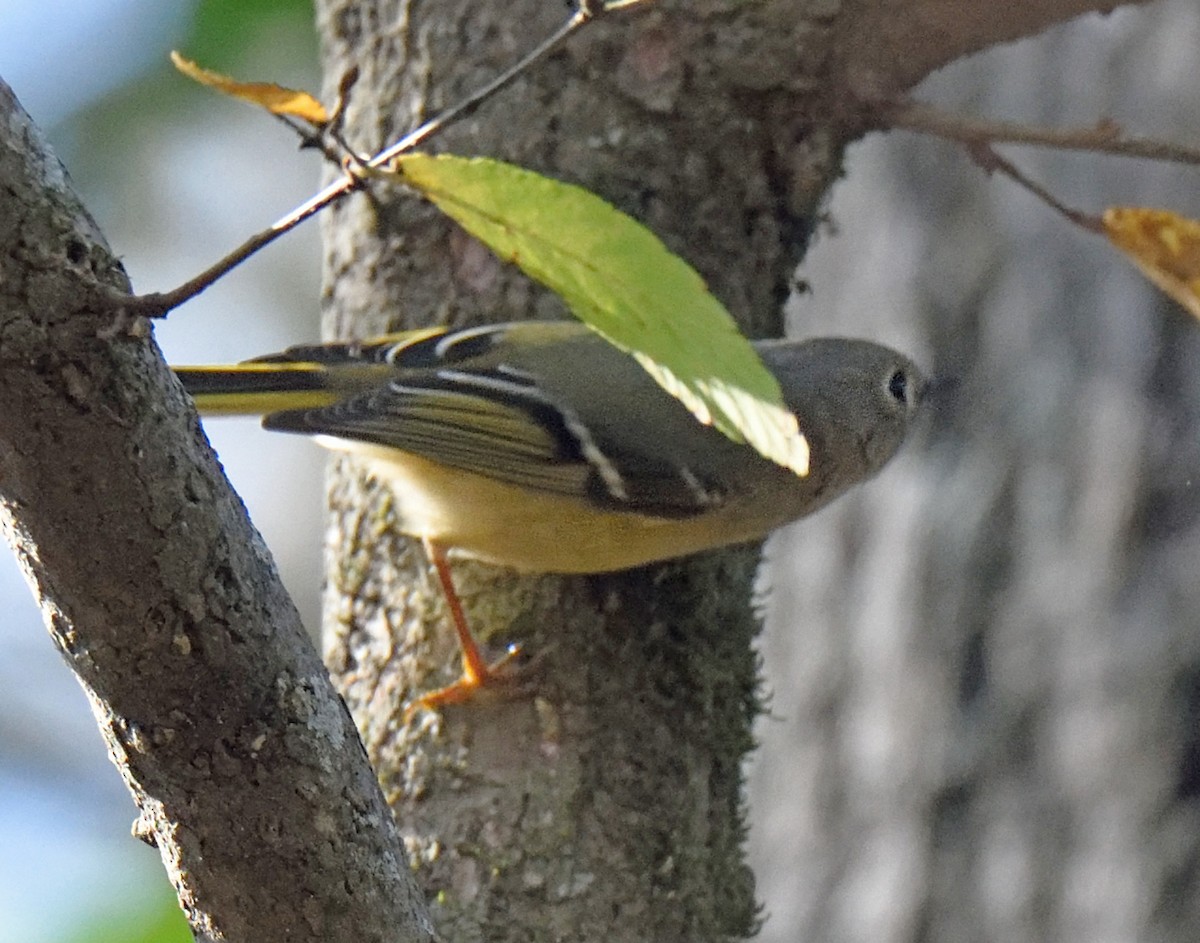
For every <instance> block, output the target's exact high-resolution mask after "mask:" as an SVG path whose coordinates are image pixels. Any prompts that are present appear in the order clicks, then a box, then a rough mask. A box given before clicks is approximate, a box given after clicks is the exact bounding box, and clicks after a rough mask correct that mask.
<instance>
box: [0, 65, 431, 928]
mask: <svg viewBox="0 0 1200 943" xmlns="http://www.w3.org/2000/svg"><path fill="white" fill-rule="evenodd" d="M0 220H3V221H4V224H3V225H2V226H0V243H2V245H0V525H2V526H3V529H4V532H5V536H6V537H7V538H8V540H9V541H10V542H11V543H12V545H13V546H14V548H15V550H16V551H17V554H18V558H19V559H20V562H21V565H22V568H23V569H24V570H25V573H26V576H27V578H28V580H29V583H30V585H31V587H32V588H33V590H34V593H35V595H36V596H37V598H38V602H39V604H40V606H41V608H42V611H43V613H44V615H45V619H46V625H47V628H48V629H49V631H50V634H51V636H52V638H53V640H54V642H55V644H56V645H57V646H58V648H59V650H60V651H61V652H62V653H63V656H64V657H65V658H66V660H67V662H68V664H69V665H70V667H71V669H72V670H73V671H74V672H75V673H76V675H77V676H78V678H79V680H80V682H81V684H82V685H83V687H84V690H85V691H86V692H87V695H88V698H89V700H90V701H91V703H92V707H93V710H94V712H95V715H96V719H97V722H98V724H99V725H100V729H101V732H102V734H103V735H104V738H105V742H106V743H107V744H108V748H109V753H110V755H111V756H112V759H113V762H114V763H116V764H117V766H118V767H119V768H120V770H121V774H122V776H123V777H124V779H125V783H126V785H127V786H128V787H129V791H130V793H131V795H132V796H133V799H134V802H135V803H136V804H137V806H138V809H139V811H140V816H139V820H138V823H137V826H136V831H137V834H138V835H139V837H141V838H143V839H144V840H146V841H148V842H150V843H152V844H155V845H157V847H158V849H159V851H160V853H161V854H162V857H163V863H164V865H165V866H166V867H167V871H168V873H169V875H170V877H171V880H172V881H173V883H174V884H175V888H176V891H177V893H178V894H179V899H180V903H181V904H182V905H183V907H184V910H185V912H186V913H187V916H188V919H189V922H190V923H191V926H192V929H193V932H194V933H195V934H196V937H197V939H199V940H202V941H206V940H226V939H231V940H233V939H236V940H262V941H271V940H284V939H286V940H289V941H302V940H322V941H332V940H355V941H359V940H384V939H388V940H392V939H396V938H397V937H396V935H397V933H399V934H401V935H402V936H403V937H404V938H405V939H408V940H412V941H414V943H420V941H426V940H428V939H429V938H430V933H429V929H430V928H429V918H428V916H427V915H426V914H425V910H424V907H423V902H422V901H421V899H420V897H419V895H418V894H417V892H416V889H415V887H414V885H413V883H412V879H411V876H410V874H409V871H408V869H407V867H406V861H405V858H404V850H403V847H402V846H401V845H400V842H399V836H398V833H397V831H396V828H395V825H394V822H393V821H392V817H391V814H390V811H389V809H388V807H387V805H386V804H385V803H384V802H383V797H382V796H381V794H380V792H379V788H378V786H377V784H376V782H375V780H374V777H373V776H372V773H371V769H370V767H369V766H368V764H367V762H366V757H365V755H364V753H363V750H362V748H361V745H360V744H359V743H358V741H357V739H356V738H355V735H354V725H353V723H352V722H351V720H350V717H349V715H348V714H347V712H346V709H345V706H344V705H343V704H342V703H341V702H340V701H339V699H338V697H337V695H336V693H335V692H334V691H333V689H332V687H331V685H330V683H329V678H328V675H327V674H326V672H325V670H324V668H323V667H322V665H321V663H320V660H319V659H318V658H317V655H316V652H315V651H313V648H312V645H311V644H310V642H309V640H308V637H307V636H306V634H305V632H304V628H303V626H302V625H301V624H300V619H299V616H298V615H297V614H296V610H295V607H294V606H293V605H292V604H291V601H290V600H289V599H288V598H287V595H286V593H285V592H284V590H283V587H282V585H281V584H280V582H279V578H278V575H277V573H276V572H275V568H274V565H273V563H272V562H271V559H270V556H269V555H268V554H267V552H266V548H265V547H264V546H263V544H262V540H261V539H260V538H259V536H258V534H257V533H256V532H255V531H254V529H253V528H252V527H251V526H250V523H249V521H248V520H247V519H246V514H245V509H244V508H243V507H242V504H241V502H240V501H239V500H238V498H237V496H236V495H235V494H234V493H233V491H232V490H231V489H230V487H229V484H228V482H226V481H225V480H224V478H223V477H222V475H221V473H220V468H219V466H218V465H217V462H216V458H215V456H214V455H213V454H212V450H211V449H210V448H209V447H208V444H207V442H205V441H204V438H203V436H201V435H200V434H199V429H198V426H197V423H196V417H195V413H194V411H192V410H190V409H189V408H188V407H187V405H186V403H185V401H184V397H183V395H182V391H181V390H180V388H179V384H178V383H177V382H176V381H175V380H174V378H173V376H172V374H171V373H170V371H169V370H168V368H167V366H166V364H165V363H163V360H162V357H161V355H160V354H159V353H158V349H157V347H155V345H154V343H153V341H152V340H151V339H150V332H149V330H148V327H147V325H146V323H145V322H144V321H142V320H141V319H138V318H133V317H130V316H128V315H127V314H126V313H125V312H124V311H118V310H116V308H114V307H113V306H112V304H110V303H105V301H104V298H103V293H104V292H105V290H108V291H115V290H116V289H125V288H127V286H128V282H127V281H126V279H125V276H124V272H122V271H121V268H120V265H119V263H118V262H117V261H116V260H115V258H114V257H113V256H112V254H111V253H110V252H109V250H108V247H107V246H106V245H105V243H104V238H103V236H102V235H101V234H100V233H99V231H98V230H97V229H96V226H95V223H94V222H93V221H92V220H91V218H90V217H89V216H88V215H87V213H86V211H85V210H84V209H83V208H82V206H80V205H79V202H78V199H77V198H76V197H75V195H74V193H72V191H71V189H70V184H69V181H68V180H67V178H66V174H65V173H64V172H63V169H62V166H61V165H60V164H59V163H58V161H57V159H56V158H55V157H54V156H53V155H52V154H51V153H50V151H49V148H48V147H47V145H46V143H45V141H44V140H43V139H42V137H41V135H40V134H39V132H38V131H37V129H36V128H34V127H33V126H32V124H31V123H30V121H29V117H28V115H26V114H25V113H24V112H23V111H22V110H21V108H20V106H19V105H18V104H17V102H16V99H15V98H14V97H13V95H12V92H11V91H10V90H9V89H8V87H7V86H6V85H4V84H3V83H0Z"/></svg>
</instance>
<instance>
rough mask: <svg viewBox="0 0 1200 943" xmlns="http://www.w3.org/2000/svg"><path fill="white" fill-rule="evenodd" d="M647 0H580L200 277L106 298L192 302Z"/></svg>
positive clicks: (133, 302) (143, 308) (165, 304)
mask: <svg viewBox="0 0 1200 943" xmlns="http://www.w3.org/2000/svg"><path fill="white" fill-rule="evenodd" d="M648 2H650V0H615V2H610V3H603V2H601V0H580V2H579V7H578V9H576V11H575V12H574V13H573V14H572V15H571V17H570V18H569V19H567V20H566V21H565V22H564V23H563V24H562V25H561V26H560V27H559V28H558V29H557V30H555V31H554V32H553V33H552V34H551V35H550V36H548V37H547V38H546V39H544V40H543V41H542V42H541V43H539V44H538V45H537V47H535V48H534V50H533V51H532V52H530V53H529V54H527V55H526V56H524V57H523V58H522V59H521V60H520V61H519V62H517V63H516V64H515V65H513V66H512V67H511V68H509V69H507V70H505V71H504V72H503V73H501V74H500V75H499V76H497V77H496V78H495V79H493V80H492V81H491V82H489V83H488V84H487V85H485V86H483V88H481V89H479V90H478V91H476V92H473V93H472V94H471V95H468V96H467V97H466V98H465V99H463V100H462V101H461V102H459V103H457V104H455V105H453V106H452V107H450V108H448V109H447V110H446V111H444V112H442V113H441V114H440V115H435V116H434V117H433V118H430V119H429V120H428V121H426V122H425V123H424V124H423V125H421V126H420V127H419V128H416V129H414V130H413V131H410V132H409V133H408V134H406V135H405V136H404V137H402V138H400V140H398V141H396V143H394V144H392V145H390V146H389V147H386V148H384V149H383V150H382V151H380V152H379V153H378V154H376V155H375V156H374V157H372V158H371V159H370V160H368V161H366V162H365V163H364V164H363V165H361V166H360V167H354V166H347V167H346V170H347V172H346V174H345V175H344V176H343V177H341V178H340V179H338V180H336V181H335V182H333V183H331V184H329V185H328V186H326V187H325V188H324V189H323V190H321V191H320V192H319V193H317V194H315V195H314V196H312V197H310V198H309V199H308V200H306V201H305V202H304V203H302V204H301V205H300V206H298V207H296V208H295V209H294V210H292V211H291V212H290V213H288V214H287V215H286V216H284V217H282V218H281V219H279V220H276V222H274V223H273V224H272V225H271V226H270V227H269V228H267V229H264V230H263V231H262V232H259V233H256V234H255V235H253V236H251V237H250V238H249V239H247V240H246V241H245V242H243V243H242V244H241V245H240V246H238V247H237V248H236V249H234V250H233V251H232V252H230V253H229V254H228V255H226V256H224V257H223V258H221V259H220V260H218V261H217V262H216V263H215V264H213V265H211V266H209V267H208V268H207V269H205V270H204V271H203V272H201V273H200V274H199V275H196V276H195V277H194V278H191V279H188V281H186V282H184V283H183V284H182V285H180V286H179V287H177V288H175V289H172V290H171V291H168V292H151V293H149V294H145V295H118V294H115V293H113V294H109V295H108V296H107V298H108V301H109V302H110V303H111V304H112V305H113V306H114V307H119V308H124V309H125V310H126V311H128V312H130V313H135V314H141V315H145V316H146V317H163V316H164V315H166V314H168V313H169V312H171V311H172V310H174V309H175V308H177V307H179V306H180V305H181V304H183V303H184V302H185V301H189V300H191V299H192V298H194V297H195V296H196V295H198V294H200V292H202V291H204V290H205V289H206V288H208V286H209V285H211V284H213V283H214V282H215V281H217V279H219V278H221V277H222V276H224V275H226V274H227V273H228V272H230V271H231V270H232V269H234V268H236V267H237V266H238V265H240V264H241V263H242V262H244V261H246V259H248V258H250V256H252V255H254V254H255V253H256V252H258V251H259V250H260V249H262V248H264V247H265V246H267V245H270V244H271V243H272V242H274V241H275V240H276V239H278V238H279V237H280V236H282V235H283V234H284V233H286V232H289V231H291V230H292V229H295V228H296V227H297V226H299V225H300V224H301V223H302V222H304V221H305V220H306V219H308V218H309V217H310V216H313V215H314V214H316V213H318V212H320V211H321V210H322V209H324V208H325V207H326V206H328V205H330V204H331V203H335V202H337V201H338V200H341V199H343V198H344V197H346V196H347V195H348V194H349V193H352V192H354V191H355V190H359V189H362V188H363V187H364V186H365V185H366V184H365V179H366V177H367V176H369V175H365V174H363V173H362V171H363V170H364V169H365V170H378V169H381V168H383V167H384V166H385V165H387V164H388V163H390V162H391V161H393V160H394V159H395V158H396V157H398V156H399V155H400V154H403V153H404V152H405V151H409V150H411V149H412V148H414V147H416V146H417V145H418V144H422V143H424V142H425V141H428V140H429V139H430V138H432V137H433V136H434V135H436V134H439V133H441V132H442V131H444V130H445V129H446V128H447V127H449V126H450V125H451V124H453V123H454V122H455V121H459V120H461V119H462V118H465V117H467V116H469V115H471V114H472V113H473V112H474V111H475V110H476V109H478V108H479V106H480V105H482V104H483V103H484V102H485V101H487V99H489V98H491V97H492V96H493V95H495V94H496V93H497V92H499V91H501V90H502V89H504V88H505V87H506V86H508V85H509V84H511V83H512V81H513V80H514V79H516V78H517V77H518V76H520V75H521V74H522V73H523V72H525V71H526V70H528V69H529V68H530V67H532V66H533V65H535V64H536V63H537V62H538V61H539V60H541V59H543V58H545V57H546V56H547V55H549V54H550V53H551V52H553V51H554V50H555V49H557V48H558V47H559V46H561V45H562V44H563V43H564V42H565V41H566V40H567V39H569V38H570V37H571V36H572V35H574V34H575V33H576V32H578V31H579V30H580V29H582V28H583V27H584V26H587V25H588V24H589V23H592V22H594V21H595V20H596V19H598V18H599V17H600V16H601V15H603V14H606V13H610V12H613V11H616V10H624V9H628V8H630V7H634V6H639V5H642V4H644V3H648Z"/></svg>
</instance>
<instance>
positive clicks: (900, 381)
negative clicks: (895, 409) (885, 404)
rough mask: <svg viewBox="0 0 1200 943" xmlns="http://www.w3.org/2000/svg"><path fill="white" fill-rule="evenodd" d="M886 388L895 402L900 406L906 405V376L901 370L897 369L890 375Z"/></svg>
mask: <svg viewBox="0 0 1200 943" xmlns="http://www.w3.org/2000/svg"><path fill="white" fill-rule="evenodd" d="M887 388H888V392H889V393H890V394H891V395H892V398H893V399H894V400H895V401H896V402H897V403H899V404H900V405H901V406H907V405H908V376H907V375H906V374H905V372H904V371H903V370H897V371H896V372H895V373H893V374H892V375H891V378H890V379H889V380H888V384H887Z"/></svg>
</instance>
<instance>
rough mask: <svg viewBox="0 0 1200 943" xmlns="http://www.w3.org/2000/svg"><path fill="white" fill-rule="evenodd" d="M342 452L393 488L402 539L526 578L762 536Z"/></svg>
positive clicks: (612, 566) (393, 456)
mask: <svg viewBox="0 0 1200 943" xmlns="http://www.w3.org/2000/svg"><path fill="white" fill-rule="evenodd" d="M330 444H333V443H330ZM337 444H338V445H339V446H341V445H342V443H340V442H339V443H337ZM342 450H344V451H349V452H351V454H354V455H355V456H357V457H359V458H360V459H363V460H365V462H366V464H367V467H368V468H369V469H370V470H371V472H372V473H373V474H374V475H375V476H376V477H377V478H379V479H380V480H382V481H384V482H386V483H387V484H388V485H389V486H390V487H391V489H392V491H393V494H394V499H395V502H396V508H397V518H398V524H399V527H400V529H401V530H402V531H404V532H405V533H407V534H411V535H412V536H414V537H423V538H428V539H431V540H436V541H437V542H439V543H440V544H442V545H443V546H444V547H446V548H448V549H450V550H452V551H454V552H456V553H457V554H459V555H463V556H469V557H472V558H475V559H478V560H483V561H485V562H488V563H495V564H498V565H501V566H509V567H513V568H515V569H518V570H525V571H527V572H538V573H603V572H607V571H610V570H623V569H628V568H629V567H634V566H639V565H641V564H643V563H650V562H652V561H655V560H665V559H670V558H672V557H681V556H686V555H688V554H691V553H697V552H699V551H701V550H708V549H712V548H713V547H716V546H723V545H727V544H731V543H738V542H744V541H748V540H753V539H755V538H757V537H761V536H763V534H762V533H747V534H744V535H743V534H737V533H731V531H730V528H729V522H724V523H722V522H714V521H712V520H710V519H708V517H707V516H704V517H703V519H702V518H701V516H696V517H689V518H682V519H679V518H667V517H654V516H649V515H644V514H634V513H629V512H623V511H613V510H607V509H604V508H597V507H595V506H594V505H592V504H590V503H589V502H588V501H586V500H583V499H580V498H575V497H570V496H566V495H557V494H553V493H549V492H538V491H531V490H528V489H525V488H520V487H517V486H515V485H511V484H508V483H506V482H502V481H497V480H495V479H492V478H487V477H485V476H483V475H477V474H474V473H471V472H464V471H460V470H457V469H454V468H450V467H447V466H444V465H440V464H437V463H435V462H431V461H428V460H427V459H423V458H420V457H417V456H414V455H410V454H407V453H396V452H392V451H387V450H383V449H377V448H372V447H369V446H362V445H355V446H354V447H353V448H350V449H346V448H345V446H342ZM710 513H711V512H710ZM714 523H715V524H716V526H715V527H714V526H713V525H714ZM714 534H716V535H717V537H716V539H714V538H713V535H714ZM731 538H732V539H731Z"/></svg>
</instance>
